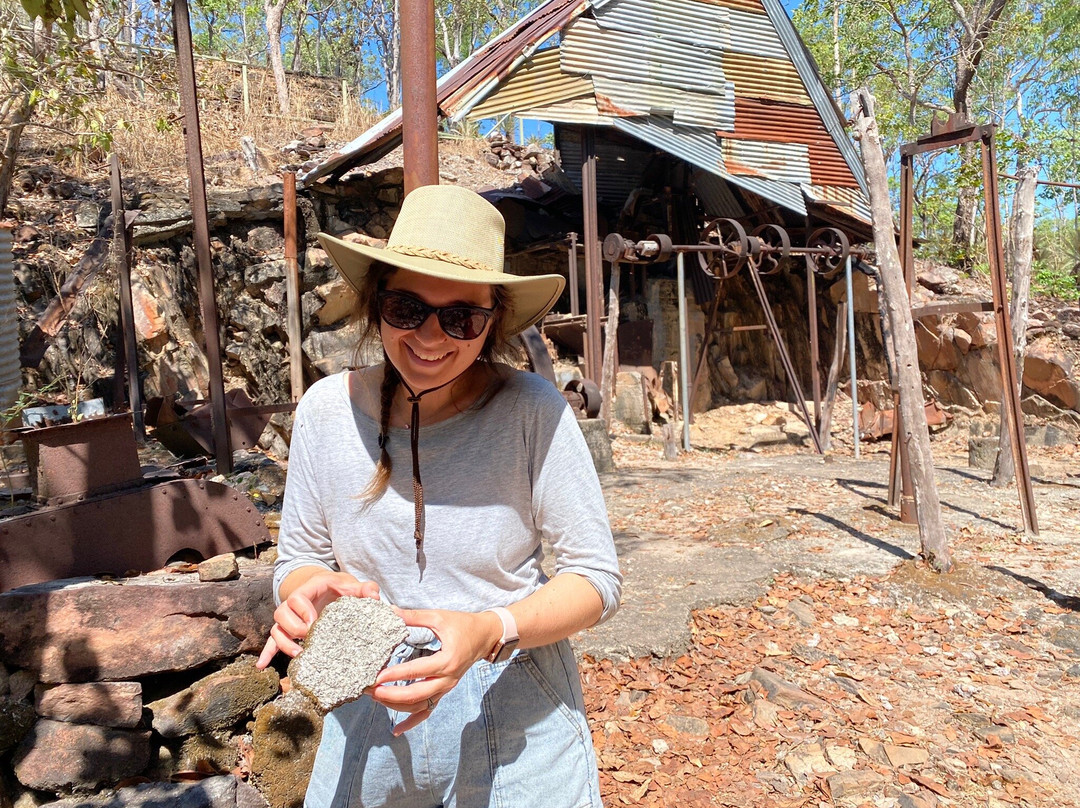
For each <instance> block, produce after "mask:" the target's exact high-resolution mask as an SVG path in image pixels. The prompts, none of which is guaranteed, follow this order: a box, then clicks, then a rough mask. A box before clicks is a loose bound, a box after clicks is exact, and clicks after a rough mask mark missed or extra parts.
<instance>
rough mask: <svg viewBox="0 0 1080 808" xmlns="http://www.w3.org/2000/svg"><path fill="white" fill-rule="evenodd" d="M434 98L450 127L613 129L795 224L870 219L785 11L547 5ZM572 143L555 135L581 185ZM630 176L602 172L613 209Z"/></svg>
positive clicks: (738, 1) (737, 6)
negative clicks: (508, 118) (835, 217)
mask: <svg viewBox="0 0 1080 808" xmlns="http://www.w3.org/2000/svg"><path fill="white" fill-rule="evenodd" d="M556 33H558V34H559V35H560V37H559V41H558V42H557V43H555V42H553V43H552V45H551V46H550V47H548V48H547V49H545V50H538V48H539V47H540V46H541V45H543V44H544V43H545V42H547V41H548V40H550V39H551V38H552V36H553V35H554V34H556ZM438 98H439V105H440V111H441V112H442V113H443V114H444V115H445V116H447V117H450V118H452V119H455V120H461V119H463V118H469V119H483V118H488V117H493V116H499V115H506V114H514V115H517V116H520V117H535V118H540V119H544V120H548V121H551V122H553V123H555V124H557V125H558V124H572V125H582V124H584V125H603V126H605V127H607V126H613V127H614V128H615V129H616V130H618V131H620V132H624V133H626V134H628V135H630V136H631V137H633V138H636V139H638V140H640V141H642V142H643V143H645V144H648V145H649V146H652V147H655V148H656V149H661V150H663V151H665V152H666V153H668V154H671V155H673V156H675V157H677V158H680V159H682V160H685V161H686V162H687V163H689V164H690V165H693V166H696V167H697V168H699V169H701V170H703V171H706V172H708V173H709V174H711V175H712V176H714V177H718V178H720V179H723V180H725V181H727V182H729V183H731V184H732V185H734V186H736V187H738V188H740V189H742V190H744V191H749V192H750V193H752V194H755V195H757V196H759V197H761V198H762V199H763V200H767V201H768V202H771V203H773V204H776V205H780V206H782V207H783V208H785V209H787V210H788V211H790V212H792V213H794V214H798V215H805V213H806V211H807V200H809V201H810V202H811V203H813V204H815V205H818V206H822V207H825V208H829V209H832V210H834V211H836V212H843V214H844V215H845V216H847V217H851V218H853V219H855V220H862V219H863V213H864V212H866V211H867V210H868V205H867V201H866V196H865V180H864V178H863V176H862V166H861V164H860V162H859V160H858V156H857V154H856V152H855V149H854V147H853V145H852V143H851V141H850V140H849V138H848V136H847V133H846V132H845V130H844V124H843V121H842V120H841V116H840V114H839V111H838V110H837V108H836V105H835V104H834V102H833V100H832V98H831V97H830V96H829V94H828V92H827V91H826V90H825V87H824V85H823V84H822V83H821V79H820V77H819V76H818V73H817V68H816V66H815V65H814V62H813V59H812V57H811V56H810V55H809V52H808V51H807V50H806V49H805V47H804V46H803V44H802V42H801V40H800V39H799V38H798V35H797V34H796V32H795V30H794V28H793V26H792V25H791V21H790V19H789V18H788V16H787V14H786V12H785V11H784V10H783V8H782V7H781V5H780V3H779V0H591V2H589V0H549V1H548V2H547V3H544V4H543V5H541V6H539V7H538V8H536V9H535V10H534V11H532V12H531V13H530V14H528V15H527V16H526V17H525V18H524V19H523V20H521V22H519V23H518V24H517V25H515V26H514V27H512V28H510V29H508V30H507V31H506V32H504V33H503V34H501V35H500V36H499V37H497V38H496V39H494V40H493V41H492V42H490V43H489V44H488V45H486V46H485V47H484V48H481V49H480V50H479V51H478V52H477V53H476V54H474V55H473V56H472V57H470V58H469V59H468V60H466V61H465V62H463V63H462V64H461V65H459V66H458V67H457V68H456V69H455V70H453V71H451V73H448V74H447V75H446V76H444V77H443V78H442V79H441V80H440V82H439V90H438ZM400 126H401V118H400V113H394V114H392V115H391V116H389V117H388V118H387V119H386V120H384V121H383V122H382V123H380V124H379V125H378V126H376V127H374V128H373V129H372V130H370V131H369V132H368V133H365V135H363V136H361V138H358V139H357V140H355V141H353V143H351V144H349V145H348V146H347V147H345V148H344V149H343V150H342V152H341V153H340V154H339V155H335V156H334V157H332V158H331V159H330V160H328V161H327V162H326V163H324V164H322V165H320V166H318V167H316V168H315V169H314V170H313V171H311V172H308V173H307V174H306V175H304V176H303V177H302V181H303V182H305V183H310V182H312V181H313V180H315V179H317V178H319V177H322V176H326V175H328V174H338V175H340V173H341V172H342V171H343V170H345V169H347V168H348V167H351V166H352V165H358V164H361V163H364V162H368V161H370V160H372V159H377V157H379V156H381V155H382V154H385V153H386V151H388V150H389V148H392V147H393V146H394V145H396V144H397V142H398V141H399V140H400ZM575 137H576V136H574V135H570V134H566V135H565V136H559V135H558V133H557V141H558V142H559V144H560V148H561V149H562V152H563V158H564V160H563V162H564V168H565V169H566V170H567V172H568V173H569V174H570V175H571V176H572V177H573V176H574V175H575V173H576V172H575V169H577V168H579V166H575V165H574V163H573V160H574V146H575V144H576V142H577V141H576V139H575ZM602 141H603V138H601V139H600V140H599V141H598V147H599V148H601V149H602V148H603V147H602V146H601V145H600V144H601V143H602ZM628 168H629V166H626V165H624V164H618V165H615V166H612V165H611V164H610V163H609V165H608V166H603V165H602V166H600V168H599V174H600V178H599V179H600V181H601V182H602V183H604V184H605V185H607V186H610V187H608V188H606V190H607V192H608V193H607V194H606V195H604V196H609V195H612V194H617V193H618V192H619V191H620V190H621V189H622V188H623V187H631V189H632V187H633V186H632V183H633V182H634V178H632V177H625V178H622V179H620V180H616V179H614V178H610V179H605V178H604V176H603V175H604V173H605V171H608V170H616V171H627V169H628ZM628 173H632V172H628ZM709 190H710V192H711V193H710V194H709V195H710V196H712V197H713V199H714V200H715V201H716V202H717V206H718V207H723V208H726V209H730V208H731V207H732V205H733V204H735V205H737V204H738V202H737V200H736V199H735V197H732V196H731V195H730V194H727V195H724V196H721V195H720V194H718V193H717V192H716V191H715V189H714V188H710V189H709ZM607 201H608V202H609V203H610V204H613V205H618V204H621V200H617V199H609V200H607Z"/></svg>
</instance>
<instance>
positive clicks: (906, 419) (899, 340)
mask: <svg viewBox="0 0 1080 808" xmlns="http://www.w3.org/2000/svg"><path fill="white" fill-rule="evenodd" d="M856 106H857V108H858V113H857V114H856V117H855V127H856V130H857V131H858V133H859V135H858V136H859V151H860V152H861V154H862V162H863V167H864V169H865V171H866V183H867V186H868V188H869V191H870V208H871V212H872V214H873V223H874V246H875V249H876V250H877V257H878V267H879V276H880V290H879V292H880V294H881V295H882V297H883V299H884V301H885V305H886V307H887V311H888V313H889V322H890V325H891V327H892V332H893V340H894V342H895V344H896V370H897V375H898V381H899V386H900V414H901V416H902V429H903V434H902V435H900V440H901V441H902V443H903V444H904V445H906V447H907V450H908V460H909V468H910V470H911V478H912V487H913V488H914V494H915V511H916V515H917V518H918V524H919V543H920V545H921V553H922V556H923V558H925V559H926V561H927V562H928V563H929V564H930V567H931V568H932V569H934V570H936V571H938V572H948V571H950V570H951V569H952V554H951V552H950V551H949V545H948V541H947V539H946V537H945V528H944V525H943V524H942V521H941V501H940V500H939V498H938V491H937V483H936V481H935V480H934V458H933V455H932V454H931V451H930V430H929V428H928V427H927V425H926V411H925V410H924V409H923V396H922V374H921V373H920V372H919V358H918V348H917V347H916V344H915V327H914V324H913V321H912V319H911V306H910V304H909V303H908V296H907V292H906V288H905V284H904V272H903V269H902V267H901V265H900V254H899V252H898V251H897V248H896V237H895V229H894V226H893V215H892V202H891V200H890V199H889V186H888V179H887V172H886V168H885V155H884V153H883V152H882V150H881V139H880V136H879V134H878V128H877V121H876V120H875V119H874V99H873V96H872V95H871V94H870V91H869V90H868V89H866V88H865V87H864V88H862V89H860V90H859V91H858V102H857V105H856Z"/></svg>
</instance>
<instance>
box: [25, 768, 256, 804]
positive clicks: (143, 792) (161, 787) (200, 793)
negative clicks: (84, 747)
mask: <svg viewBox="0 0 1080 808" xmlns="http://www.w3.org/2000/svg"><path fill="white" fill-rule="evenodd" d="M166 805H167V806H169V808H260V806H264V805H266V800H264V799H263V798H262V797H261V796H260V795H259V792H258V791H256V790H255V788H253V787H252V786H250V785H248V784H247V783H245V782H243V781H241V780H237V779H236V778H235V777H234V776H232V775H231V774H229V775H223V776H221V777H207V778H206V779H205V780H199V781H198V782H196V783H142V784H140V785H137V786H129V787H127V788H121V789H119V790H117V791H116V792H115V793H114V794H111V795H108V796H100V797H89V798H85V797H83V798H80V797H69V798H67V799H63V800H57V801H55V802H49V803H45V805H43V806H42V807H41V808H161V806H166Z"/></svg>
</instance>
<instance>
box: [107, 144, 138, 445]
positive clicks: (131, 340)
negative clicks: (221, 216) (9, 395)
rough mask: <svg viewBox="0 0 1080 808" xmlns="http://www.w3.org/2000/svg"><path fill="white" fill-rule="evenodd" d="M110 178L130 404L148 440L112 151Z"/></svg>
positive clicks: (117, 160)
mask: <svg viewBox="0 0 1080 808" xmlns="http://www.w3.org/2000/svg"><path fill="white" fill-rule="evenodd" d="M109 178H110V183H111V191H112V209H113V239H114V241H115V244H116V255H115V260H116V264H115V266H116V274H117V277H119V279H120V335H121V339H122V341H123V343H122V344H123V350H124V359H125V360H126V363H125V364H126V365H127V395H128V406H130V407H131V415H132V426H133V427H134V429H135V439H136V440H137V441H138V442H139V443H143V442H145V441H146V426H145V425H144V424H143V411H142V394H141V392H140V391H139V354H138V345H137V341H136V336H135V306H134V304H133V302H132V299H131V244H130V243H129V242H128V231H127V221H126V219H125V215H124V191H123V186H122V184H121V176H120V158H119V157H117V156H116V152H113V153H112V154H111V155H109Z"/></svg>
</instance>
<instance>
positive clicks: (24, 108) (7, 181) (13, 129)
mask: <svg viewBox="0 0 1080 808" xmlns="http://www.w3.org/2000/svg"><path fill="white" fill-rule="evenodd" d="M33 114H34V108H33V107H32V106H31V105H30V99H29V97H27V96H24V97H23V101H22V103H21V104H19V105H18V106H17V107H16V108H15V110H14V112H12V113H11V115H10V117H9V118H8V120H6V121H3V123H4V125H5V126H6V128H7V132H6V133H5V134H4V150H3V152H0V219H3V218H4V211H5V210H7V203H8V198H9V197H10V195H11V182H12V180H13V179H14V178H15V159H16V158H17V157H18V156H19V141H20V140H21V139H22V133H23V130H24V129H25V128H26V125H27V124H28V123H29V122H30V118H31V116H32V115H33Z"/></svg>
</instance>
